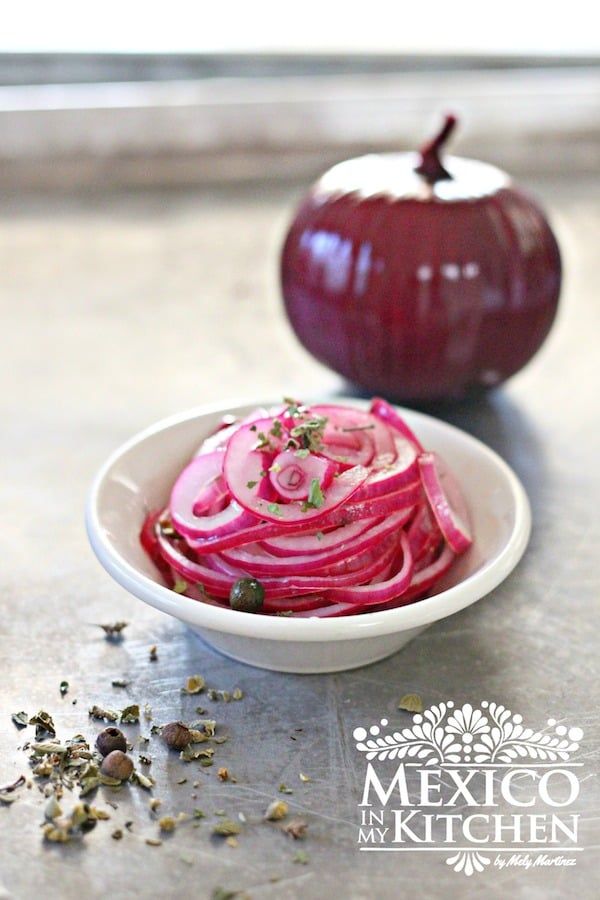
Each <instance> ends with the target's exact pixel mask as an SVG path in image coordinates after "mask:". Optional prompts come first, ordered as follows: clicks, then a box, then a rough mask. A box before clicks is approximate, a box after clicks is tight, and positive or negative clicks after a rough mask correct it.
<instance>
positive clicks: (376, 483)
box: [353, 438, 419, 500]
mask: <svg viewBox="0 0 600 900" xmlns="http://www.w3.org/2000/svg"><path fill="white" fill-rule="evenodd" d="M394 445H395V448H396V450H395V459H394V461H393V462H389V463H387V464H384V465H382V464H379V465H377V464H376V465H374V466H372V467H371V472H370V475H369V477H368V478H367V480H366V481H365V483H364V484H363V485H362V487H360V488H359V489H358V491H357V492H356V494H355V495H354V497H353V500H363V499H368V498H370V497H377V496H380V495H381V494H391V493H392V492H393V491H398V490H400V489H401V488H403V487H405V486H406V485H409V484H414V483H415V482H417V481H418V479H419V467H418V464H417V451H416V449H415V447H414V446H413V445H412V444H411V443H410V441H407V440H406V439H405V438H396V439H395V441H394Z"/></svg>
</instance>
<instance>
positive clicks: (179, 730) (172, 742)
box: [161, 722, 192, 750]
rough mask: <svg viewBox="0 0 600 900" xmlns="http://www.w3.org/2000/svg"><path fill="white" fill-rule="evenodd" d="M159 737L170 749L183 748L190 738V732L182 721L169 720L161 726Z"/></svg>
mask: <svg viewBox="0 0 600 900" xmlns="http://www.w3.org/2000/svg"><path fill="white" fill-rule="evenodd" d="M161 737H162V739H163V741H164V742H165V744H166V745H167V747H169V749H171V750H183V748H184V747H187V745H188V744H189V743H190V741H191V740H192V732H191V731H190V729H189V728H188V727H187V725H184V723H183V722H169V724H168V725H165V726H164V727H163V730H162V732H161Z"/></svg>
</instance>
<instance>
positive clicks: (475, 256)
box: [281, 154, 561, 403]
mask: <svg viewBox="0 0 600 900" xmlns="http://www.w3.org/2000/svg"><path fill="white" fill-rule="evenodd" d="M394 159H395V160H397V161H398V162H397V165H398V167H399V168H398V170H397V171H398V175H399V178H398V180H397V183H396V182H395V183H394V185H393V187H390V190H389V192H388V191H385V190H384V191H381V190H377V191H374V192H373V191H371V192H369V191H366V190H365V189H364V185H361V184H360V183H356V184H352V183H347V182H348V181H350V182H352V179H353V178H355V177H356V175H357V171H356V169H355V170H354V171H353V172H352V173H351V174H350V175H349V176H348V175H344V176H343V177H342V178H339V177H338V178H334V179H333V189H332V183H331V179H330V180H329V182H327V178H328V175H326V176H324V178H323V179H322V180H321V181H320V182H318V183H317V184H316V185H315V186H314V187H313V189H312V190H311V192H310V193H309V194H308V195H307V196H306V197H305V199H304V200H303V201H302V203H301V205H300V208H299V210H298V212H297V214H296V216H295V218H294V220H293V222H292V224H291V227H290V229H289V231H288V234H287V237H286V239H285V243H284V246H283V250H282V260H281V278H282V288H283V296H284V301H285V308H286V311H287V315H288V317H289V320H290V322H291V324H292V327H293V329H294V331H295V332H296V335H297V336H298V338H299V340H300V341H301V343H302V344H303V345H304V347H305V348H306V349H307V350H309V351H310V353H312V354H313V356H315V357H316V358H317V359H318V360H320V361H321V362H323V363H325V365H327V366H329V367H330V368H332V369H334V370H335V371H337V372H339V373H340V374H341V375H343V376H345V377H346V378H347V379H349V380H350V381H352V382H354V383H355V384H357V385H359V386H360V387H362V388H363V389H365V390H366V391H368V392H370V393H375V394H383V395H385V396H387V397H389V398H392V399H394V400H398V401H403V402H408V403H427V402H433V401H439V400H459V399H462V398H465V397H467V396H470V395H473V394H478V393H481V392H482V391H483V390H485V389H488V388H490V387H493V386H495V385H497V384H500V383H501V382H503V381H505V380H506V379H507V378H509V377H510V376H511V375H514V373H515V372H518V371H519V369H521V368H522V367H523V366H524V365H525V364H526V363H527V362H528V361H529V360H530V359H531V357H532V356H533V355H534V354H535V353H536V351H537V350H538V349H539V347H540V346H541V344H542V343H543V341H544V339H545V338H546V336H547V334H548V332H549V331H550V328H551V325H552V322H553V320H554V317H555V315H556V310H557V305H558V298H559V293H560V284H561V261H560V253H559V249H558V245H557V243H556V239H555V237H554V235H553V233H552V230H551V228H550V226H549V224H548V222H547V221H546V218H545V216H544V214H543V212H542V211H541V209H540V208H539V206H538V205H537V204H536V203H535V202H534V201H533V200H532V199H531V198H530V197H528V196H527V195H526V194H525V193H524V192H523V191H522V190H520V189H519V188H518V187H516V186H514V185H513V184H512V183H511V182H510V180H509V179H508V177H507V176H504V175H503V173H500V172H499V170H497V169H493V170H492V167H484V169H488V168H489V169H490V171H491V172H493V173H496V174H495V175H493V177H491V179H490V185H489V190H488V189H487V188H486V185H485V180H486V173H485V170H483V171H482V169H481V164H479V163H476V162H472V161H469V160H456V159H455V163H459V164H460V177H459V180H458V181H454V182H453V183H452V188H451V191H450V194H451V196H448V192H447V190H446V193H445V194H444V190H445V189H444V185H448V181H441V182H438V183H437V184H434V185H431V184H429V185H428V184H427V183H426V182H425V181H424V180H423V182H422V186H421V187H422V189H421V188H419V187H417V188H415V177H417V178H418V177H419V176H415V167H414V161H415V160H414V157H413V155H412V154H399V155H396V156H395V157H394ZM367 160H369V166H370V168H369V169H368V171H369V172H372V171H373V167H375V168H377V166H380V167H381V163H382V161H383V162H384V163H385V173H387V172H388V171H392V168H393V167H392V166H391V165H390V161H389V160H390V157H388V160H387V161H386V157H385V156H379V157H377V156H374V157H368V158H367V157H365V158H364V161H365V163H366V161H367ZM378 161H379V162H378ZM357 162H359V163H362V162H363V161H362V160H359V161H357ZM344 165H347V164H342V166H344ZM395 165H396V162H394V166H395ZM470 166H472V167H473V179H472V181H473V183H475V184H476V188H475V190H471V186H472V185H470V184H469V182H470V180H471V179H470V176H469V173H470ZM338 168H341V167H338ZM363 170H364V171H366V170H367V169H366V165H363V166H362V169H361V170H360V172H363ZM401 170H403V171H405V175H406V178H405V179H403V174H402V171H401ZM360 172H359V173H358V181H360V178H361V177H362V176H361V174H360ZM379 173H380V175H381V176H382V177H378V178H377V179H376V180H377V182H378V183H379V182H381V181H382V180H383V181H385V178H386V177H388V176H387V174H385V173H383V172H382V170H381V169H380V170H379ZM498 176H501V177H502V178H503V179H504V180H503V181H501V182H499V180H498ZM404 181H406V184H407V189H406V190H404V189H403V188H402V189H399V187H398V184H403V183H404ZM336 182H342V184H343V189H340V188H339V186H338V187H336V186H335V184H336ZM440 184H441V185H442V187H441V191H440V189H439V185H440ZM440 194H441V196H440Z"/></svg>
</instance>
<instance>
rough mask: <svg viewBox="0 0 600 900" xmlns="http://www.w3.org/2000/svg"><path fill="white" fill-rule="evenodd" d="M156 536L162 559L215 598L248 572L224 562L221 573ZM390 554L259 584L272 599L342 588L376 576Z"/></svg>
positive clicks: (385, 552) (263, 579) (225, 594)
mask: <svg viewBox="0 0 600 900" xmlns="http://www.w3.org/2000/svg"><path fill="white" fill-rule="evenodd" d="M157 539H158V544H159V547H160V551H161V554H162V556H163V559H164V560H165V561H166V562H168V564H169V565H170V566H171V567H172V568H173V569H175V571H176V572H178V573H179V575H181V576H182V577H183V578H185V579H187V580H190V581H192V582H193V583H200V584H202V585H203V587H205V588H206V590H207V591H209V592H210V593H211V594H213V595H214V596H216V597H228V596H229V592H230V590H231V588H232V587H233V585H234V583H235V581H236V580H237V579H238V578H241V577H244V576H245V575H247V574H248V573H247V572H244V571H243V570H241V569H237V568H234V567H229V566H228V565H227V564H226V563H225V566H226V568H227V569H228V570H229V571H226V572H223V571H219V570H218V569H216V568H211V567H210V566H209V565H207V564H206V563H203V562H194V561H193V560H191V559H189V558H188V557H187V556H185V554H184V553H182V552H181V550H178V549H177V547H175V546H174V545H173V544H172V543H171V542H170V541H169V540H168V539H167V538H166V537H165V536H164V535H163V534H161V533H158V535H157ZM386 547H387V545H386ZM393 553H394V547H393V546H392V547H391V548H386V549H384V550H383V551H382V552H381V553H380V554H378V555H377V556H376V558H375V559H374V560H371V561H370V562H369V563H368V565H366V566H364V568H362V569H359V570H358V571H352V572H348V573H346V574H341V575H312V576H302V575H289V576H282V577H278V578H269V577H267V578H262V579H261V583H262V585H263V587H264V590H265V596H269V597H273V598H275V597H286V596H294V595H296V594H298V593H311V592H314V591H322V590H325V589H330V588H331V587H332V586H340V587H343V586H345V585H349V584H356V583H359V584H364V583H366V582H368V581H370V579H371V578H374V577H375V576H376V575H378V574H379V572H380V571H381V570H382V569H383V568H385V566H386V565H387V564H388V562H389V558H390V556H391V555H393ZM211 562H212V561H211ZM221 562H222V561H221Z"/></svg>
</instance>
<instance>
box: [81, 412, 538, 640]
mask: <svg viewBox="0 0 600 900" xmlns="http://www.w3.org/2000/svg"><path fill="white" fill-rule="evenodd" d="M327 399H329V400H330V401H333V402H335V403H340V404H352V405H355V406H366V405H367V401H366V400H363V399H359V398H354V397H347V396H336V397H330V398H326V400H327ZM311 402H316V401H312V400H311ZM321 402H325V401H321ZM276 403H277V401H270V402H269V401H267V402H262V403H261V402H259V403H257V402H256V401H247V400H243V399H242V400H237V401H231V402H222V403H211V404H203V405H201V406H197V407H193V408H192V409H188V410H184V411H183V412H179V413H176V414H174V415H171V416H168V417H166V418H164V419H161V420H160V421H158V422H155V423H154V424H153V425H150V426H149V427H148V428H145V429H143V430H142V431H140V432H138V433H136V434H134V435H133V436H132V437H131V438H129V440H127V441H125V442H124V443H123V444H121V445H120V446H119V447H117V448H116V449H115V450H114V451H113V452H112V453H111V454H110V456H109V457H108V459H107V460H106V461H105V462H104V464H103V465H102V466H101V467H100V469H99V471H98V472H97V473H96V476H95V477H94V479H93V481H92V484H91V487H90V489H89V492H88V496H87V501H86V507H85V525H86V531H87V535H88V539H89V541H90V544H91V547H92V549H93V551H94V553H95V554H96V556H97V558H98V560H99V562H100V563H101V565H102V566H103V567H104V568H105V569H106V571H107V572H108V573H109V574H110V575H111V576H112V577H113V578H114V580H115V581H117V582H118V583H119V584H120V585H121V586H122V587H124V588H125V589H126V590H127V591H129V592H130V593H132V594H134V596H136V597H138V599H141V600H143V601H144V602H146V603H148V604H149V605H150V606H153V607H154V608H155V609H158V610H160V611H162V612H165V613H167V614H169V615H174V616H175V617H177V618H179V619H181V620H182V621H184V622H186V623H187V624H189V625H191V626H192V627H194V628H202V629H206V630H211V631H217V632H224V633H228V634H233V635H238V636H244V637H250V638H260V639H267V640H277V641H281V640H284V641H298V640H301V641H331V640H356V639H361V638H370V637H377V636H380V635H389V634H393V633H395V632H402V631H407V630H411V629H414V628H423V627H425V626H426V625H429V624H431V623H432V622H435V621H437V620H438V619H443V618H445V617H446V616H449V615H452V614H453V613H455V612H458V611H460V610H461V609H464V608H466V607H467V606H470V605H471V604H473V603H475V602H476V601H477V600H480V599H481V598H482V597H484V596H486V595H487V594H489V593H490V592H491V591H492V590H494V588H496V587H497V586H498V585H499V584H500V583H501V582H502V581H504V579H505V578H506V577H507V576H508V575H509V574H510V572H511V571H512V570H513V569H514V568H515V566H516V565H517V564H518V562H519V561H520V559H521V557H522V556H523V553H524V552H525V548H526V547H527V544H528V541H529V536H530V533H531V508H530V504H529V500H528V498H527V495H526V493H525V489H524V488H523V485H522V484H521V482H520V480H519V478H518V477H517V475H516V474H515V473H514V471H513V470H512V469H511V467H510V466H509V465H508V464H507V463H506V462H505V461H504V460H503V459H502V458H501V457H500V456H499V455H498V454H497V453H496V452H495V451H494V450H492V449H491V448H490V447H488V446H487V445H486V444H484V443H483V441H480V440H479V439H478V438H476V437H474V436H473V435H471V434H469V433H468V432H466V431H463V430H462V429H460V428H457V427H456V426H455V425H451V424H450V423H448V422H445V421H444V420H443V419H438V418H436V417H435V416H430V415H427V414H426V413H422V412H419V411H417V410H412V409H406V408H404V407H400V406H396V407H395V408H396V409H398V410H399V411H400V412H401V413H402V415H406V416H407V418H408V419H409V420H411V419H412V420H413V421H417V422H418V420H422V421H423V420H426V421H433V422H435V423H436V425H437V426H439V427H441V428H442V429H443V430H446V429H447V430H449V431H451V432H454V433H455V435H457V436H458V437H459V438H460V440H462V441H464V442H465V443H466V444H467V445H470V446H471V448H472V449H475V450H476V451H477V452H478V453H480V454H482V455H484V456H486V457H487V459H488V460H489V461H491V462H492V463H493V464H494V465H495V466H496V468H497V469H498V470H499V471H500V472H501V474H502V475H503V476H504V477H505V479H506V481H507V482H508V486H509V490H510V493H511V496H512V499H513V502H514V526H513V529H512V531H511V533H510V536H509V538H508V540H507V542H506V544H505V545H504V547H503V548H502V549H501V550H500V552H499V553H498V554H497V555H496V557H495V558H493V559H492V560H490V561H488V562H486V563H485V564H484V565H483V566H482V568H481V569H479V570H478V571H477V572H474V573H473V574H471V575H469V576H468V577H467V578H465V579H464V580H463V581H461V582H459V583H458V584H456V585H453V586H452V587H449V588H447V589H446V590H444V591H442V592H440V593H439V594H434V595H433V596H431V597H427V598H425V599H424V600H419V601H418V602H416V603H411V604H408V605H406V606H400V607H397V608H396V609H388V610H380V611H378V612H367V613H361V614H360V615H355V616H339V617H335V618H331V619H321V618H317V617H314V618H310V617H309V618H302V619H300V618H292V617H285V616H262V615H252V614H250V613H244V612H239V611H237V610H232V609H228V608H227V607H218V606H212V605H209V604H207V603H202V602H201V601H198V600H193V599H191V598H190V597H186V596H185V595H182V594H176V593H175V592H174V591H172V590H171V589H170V588H167V587H166V586H164V585H162V584H159V583H158V582H157V581H154V580H153V579H152V578H150V577H149V576H148V575H145V574H143V573H142V572H139V571H138V569H136V568H135V566H133V565H131V563H129V562H128V561H127V560H126V559H124V558H123V557H122V556H121V554H120V553H119V552H118V551H117V550H116V549H115V548H114V546H113V544H112V543H111V541H110V539H109V538H108V536H107V533H106V531H105V529H104V528H103V526H102V525H101V522H100V514H99V510H98V501H99V497H100V493H101V491H102V488H103V485H104V482H105V480H106V478H107V476H108V475H109V473H110V471H111V469H112V468H113V466H114V465H115V464H116V463H117V462H118V461H119V460H120V459H121V458H122V457H123V456H125V455H126V454H127V453H128V452H129V451H130V450H131V449H133V448H134V447H136V446H137V445H138V444H142V443H144V442H145V441H147V440H148V439H149V438H152V437H153V436H154V435H156V434H158V433H159V432H163V431H167V430H169V429H171V428H174V427H175V426H177V425H180V424H182V423H183V422H187V421H190V420H193V419H200V418H203V417H205V416H208V415H214V414H215V413H222V414H223V415H225V414H230V413H236V412H239V411H242V410H243V409H248V408H249V407H250V408H251V407H255V406H267V407H269V406H273V405H276ZM417 427H418V425H417Z"/></svg>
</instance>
